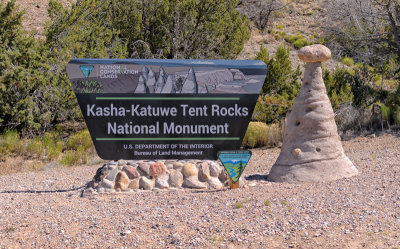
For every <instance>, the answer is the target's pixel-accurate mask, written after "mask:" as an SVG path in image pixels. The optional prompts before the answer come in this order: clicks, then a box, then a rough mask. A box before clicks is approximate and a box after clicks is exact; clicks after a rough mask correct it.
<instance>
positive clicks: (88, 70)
mask: <svg viewBox="0 0 400 249" xmlns="http://www.w3.org/2000/svg"><path fill="white" fill-rule="evenodd" d="M79 68H80V69H81V71H82V73H83V75H84V76H85V78H87V77H89V76H90V74H91V73H92V71H93V68H94V67H93V66H91V65H81V66H79Z"/></svg>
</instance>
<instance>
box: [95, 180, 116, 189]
mask: <svg viewBox="0 0 400 249" xmlns="http://www.w3.org/2000/svg"><path fill="white" fill-rule="evenodd" d="M97 187H98V188H104V189H113V188H114V182H112V181H109V180H107V179H103V180H102V181H101V182H100V183H99V185H98V186H97Z"/></svg>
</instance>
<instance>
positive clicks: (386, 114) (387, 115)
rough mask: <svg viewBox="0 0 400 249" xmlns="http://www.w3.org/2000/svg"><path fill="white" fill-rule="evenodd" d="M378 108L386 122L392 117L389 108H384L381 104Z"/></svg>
mask: <svg viewBox="0 0 400 249" xmlns="http://www.w3.org/2000/svg"><path fill="white" fill-rule="evenodd" d="M380 107H381V113H382V117H383V119H384V120H386V121H390V120H391V116H392V110H391V109H390V107H388V106H386V105H385V104H381V106H380Z"/></svg>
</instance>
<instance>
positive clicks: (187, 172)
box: [183, 163, 199, 177]
mask: <svg viewBox="0 0 400 249" xmlns="http://www.w3.org/2000/svg"><path fill="white" fill-rule="evenodd" d="M198 173H199V171H198V170H197V168H196V166H195V165H194V164H193V163H186V164H185V166H183V175H184V176H185V177H186V176H196V177H197V175H198Z"/></svg>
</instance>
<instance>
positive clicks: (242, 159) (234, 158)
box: [218, 150, 251, 183]
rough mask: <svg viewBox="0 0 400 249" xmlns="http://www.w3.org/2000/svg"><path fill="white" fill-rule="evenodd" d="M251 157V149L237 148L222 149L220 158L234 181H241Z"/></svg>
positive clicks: (219, 154) (219, 153)
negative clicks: (233, 149)
mask: <svg viewBox="0 0 400 249" xmlns="http://www.w3.org/2000/svg"><path fill="white" fill-rule="evenodd" d="M250 158H251V151H249V150H236V151H220V152H218V159H219V160H220V161H221V163H222V165H223V166H224V168H225V170H226V172H227V173H228V175H229V177H230V178H231V181H232V183H236V182H238V181H239V179H240V176H241V175H242V173H243V171H244V169H245V168H246V166H247V163H248V162H249V160H250Z"/></svg>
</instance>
